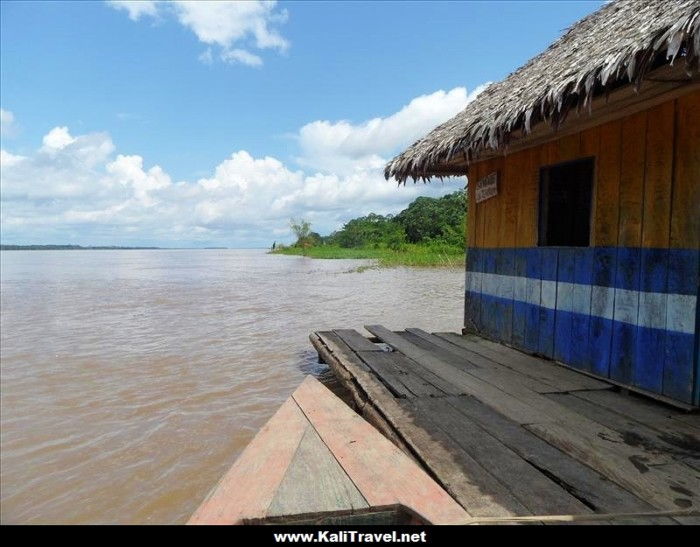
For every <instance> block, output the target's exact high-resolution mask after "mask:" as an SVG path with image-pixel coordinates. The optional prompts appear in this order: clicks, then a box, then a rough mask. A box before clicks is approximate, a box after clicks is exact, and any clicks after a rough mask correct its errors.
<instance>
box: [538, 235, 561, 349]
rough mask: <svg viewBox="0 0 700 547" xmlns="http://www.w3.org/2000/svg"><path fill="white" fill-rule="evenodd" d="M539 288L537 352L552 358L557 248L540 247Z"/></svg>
mask: <svg viewBox="0 0 700 547" xmlns="http://www.w3.org/2000/svg"><path fill="white" fill-rule="evenodd" d="M539 251H540V253H539V254H540V273H541V276H542V285H541V288H540V291H541V292H540V313H539V316H540V317H539V329H540V332H539V341H538V353H540V354H542V355H545V356H546V357H549V358H550V359H552V358H553V357H554V318H555V312H554V310H555V309H556V304H557V287H556V279H557V268H558V260H557V256H558V254H559V250H558V249H554V248H540V249H539Z"/></svg>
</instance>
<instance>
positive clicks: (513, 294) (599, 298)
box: [466, 272, 697, 334]
mask: <svg viewBox="0 0 700 547" xmlns="http://www.w3.org/2000/svg"><path fill="white" fill-rule="evenodd" d="M466 287H467V290H470V291H472V292H475V293H482V294H486V295H489V296H495V297H498V298H504V299H506V300H512V299H515V300H517V301H519V302H526V303H528V304H532V305H534V306H542V307H544V308H548V309H551V310H554V309H558V310H560V311H567V312H574V313H582V314H585V315H588V314H590V315H593V316H597V317H602V318H604V319H610V320H614V321H621V322H623V323H628V324H631V325H639V326H641V327H647V328H655V329H668V330H671V331H676V332H683V333H686V334H694V333H695V306H696V305H697V297H696V296H695V295H686V294H666V293H654V292H644V291H631V290H628V289H616V288H614V287H601V286H599V285H585V284H582V283H565V282H561V283H557V282H556V281H548V280H539V279H533V278H530V277H519V276H512V275H500V274H493V273H484V272H467V279H466Z"/></svg>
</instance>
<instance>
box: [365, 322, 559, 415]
mask: <svg viewBox="0 0 700 547" xmlns="http://www.w3.org/2000/svg"><path fill="white" fill-rule="evenodd" d="M365 328H366V329H367V330H369V331H370V332H371V333H372V334H374V335H375V336H378V337H379V338H381V339H382V340H384V341H385V342H386V343H387V344H389V345H390V346H392V347H394V348H395V349H397V350H398V351H401V352H402V353H404V354H406V355H409V356H411V355H410V354H413V355H412V356H411V358H412V359H413V360H415V361H417V362H419V363H420V364H421V365H422V366H424V367H426V368H428V369H430V370H431V371H432V372H433V373H435V374H437V375H438V376H441V377H442V378H444V379H445V380H447V381H449V382H453V383H454V384H456V385H457V386H458V387H459V388H460V389H461V390H463V391H464V392H465V393H467V394H469V395H473V396H475V397H478V398H479V399H480V400H482V401H484V402H485V403H486V404H488V405H490V406H492V407H494V408H496V409H497V410H498V411H499V412H501V413H502V414H504V415H506V416H508V417H509V418H511V419H513V420H515V421H518V422H519V423H535V422H546V421H549V420H554V419H555V417H554V416H555V415H552V414H547V412H542V411H540V410H539V409H536V408H533V406H532V405H530V404H529V403H530V401H528V402H523V401H521V400H519V398H517V397H515V396H513V395H511V394H510V393H506V392H505V391H504V390H502V389H500V388H499V387H497V386H495V385H492V384H491V383H489V382H486V381H484V380H481V379H480V378H477V377H475V376H471V375H470V374H468V373H466V372H464V371H463V370H460V369H458V368H455V367H454V366H452V365H451V364H449V363H446V362H445V361H442V360H440V359H436V358H435V357H434V356H430V352H427V351H425V350H422V349H421V348H417V346H415V344H412V343H411V342H408V341H407V340H405V339H404V338H402V337H401V336H399V335H398V334H395V333H393V332H391V331H390V330H388V329H386V328H384V327H382V326H381V325H368V326H366V327H365ZM416 349H417V350H419V351H415V350H416ZM421 353H423V354H427V355H428V356H430V358H429V359H425V358H424V357H422V356H421ZM516 391H517V390H516ZM529 393H530V394H533V395H536V394H534V392H531V391H530V392H529ZM543 400H544V399H543ZM547 410H550V411H551V406H550V407H549V408H548V409H547Z"/></svg>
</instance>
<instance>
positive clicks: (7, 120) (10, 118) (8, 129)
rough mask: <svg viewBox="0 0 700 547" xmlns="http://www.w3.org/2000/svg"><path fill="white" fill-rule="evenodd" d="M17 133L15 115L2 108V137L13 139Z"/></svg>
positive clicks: (0, 133) (0, 117)
mask: <svg viewBox="0 0 700 547" xmlns="http://www.w3.org/2000/svg"><path fill="white" fill-rule="evenodd" d="M16 131H17V124H16V123H15V115H14V114H13V113H12V112H10V111H9V110H5V109H4V108H0V135H2V136H3V137H11V136H12V135H14V134H15V132H16Z"/></svg>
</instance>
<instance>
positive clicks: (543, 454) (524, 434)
mask: <svg viewBox="0 0 700 547" xmlns="http://www.w3.org/2000/svg"><path fill="white" fill-rule="evenodd" d="M448 402H449V403H450V404H453V405H455V406H456V408H458V409H459V411H460V412H461V413H462V414H464V415H465V416H467V417H468V418H469V419H470V420H472V421H473V422H474V423H477V424H478V425H479V426H480V427H482V428H483V429H484V430H485V431H487V432H488V433H490V434H492V435H494V436H495V437H497V438H498V439H499V440H500V441H501V442H502V443H503V444H505V445H506V446H508V447H509V448H510V449H511V450H513V451H514V452H516V453H517V454H518V455H519V456H520V457H522V458H523V459H524V460H526V461H528V462H530V464H531V465H533V466H534V467H536V468H538V469H542V470H544V471H545V472H547V473H548V474H549V476H551V477H553V478H554V480H556V481H557V482H558V483H560V484H562V486H563V487H564V488H566V489H567V490H568V491H570V492H572V493H573V494H574V495H575V496H576V497H577V498H579V499H582V500H585V501H586V503H587V504H589V505H590V506H592V507H594V508H595V510H596V511H599V512H602V513H615V512H620V513H624V512H635V511H647V510H649V509H652V506H651V505H650V504H648V503H647V502H646V501H643V499H641V498H638V497H637V496H635V495H634V494H632V493H630V492H628V491H627V490H625V489H623V488H622V487H620V486H618V485H617V484H615V483H614V482H611V481H609V480H607V479H606V478H604V477H603V476H602V475H600V474H599V473H597V472H596V471H594V470H593V469H591V468H590V467H588V466H586V465H583V464H582V463H580V462H579V461H578V460H576V459H574V458H571V457H570V456H568V455H567V454H565V453H564V452H562V451H560V450H558V449H557V448H555V447H553V446H552V445H550V444H548V443H547V442H545V441H544V440H542V439H540V438H539V437H537V436H536V435H534V434H532V433H531V432H529V431H528V430H527V429H524V428H523V427H521V426H519V425H518V424H517V423H516V422H514V421H512V420H509V419H507V418H506V417H505V416H502V415H501V414H499V413H498V412H496V411H494V410H493V409H491V408H489V407H488V406H486V405H484V404H483V403H481V402H480V401H478V400H477V399H475V398H474V397H451V398H449V399H448ZM643 522H647V523H651V522H654V523H659V524H660V523H669V520H668V519H654V520H652V521H651V522H650V521H648V520H644V521H643Z"/></svg>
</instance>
